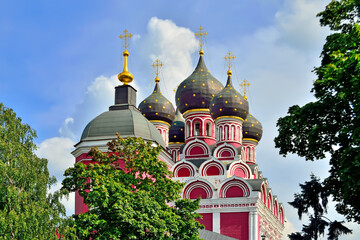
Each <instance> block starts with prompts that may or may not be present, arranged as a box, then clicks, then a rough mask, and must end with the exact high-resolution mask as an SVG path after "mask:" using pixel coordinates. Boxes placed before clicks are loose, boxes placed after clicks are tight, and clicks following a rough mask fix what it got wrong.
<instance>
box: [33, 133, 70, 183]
mask: <svg viewBox="0 0 360 240" xmlns="http://www.w3.org/2000/svg"><path fill="white" fill-rule="evenodd" d="M74 144H75V142H74V141H73V140H71V139H70V138H64V137H53V138H49V139H46V140H44V141H43V142H41V143H40V144H39V145H38V150H37V151H36V154H37V156H39V157H41V158H46V159H48V168H49V171H50V174H52V175H54V176H55V177H56V178H57V179H58V180H62V178H63V174H64V172H65V170H66V169H67V168H69V167H71V166H73V165H74V157H73V156H72V155H71V151H72V150H73V148H74V147H73V146H74Z"/></svg>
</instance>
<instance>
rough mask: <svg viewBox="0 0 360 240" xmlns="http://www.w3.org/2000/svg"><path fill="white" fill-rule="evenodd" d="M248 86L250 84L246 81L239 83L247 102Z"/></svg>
mask: <svg viewBox="0 0 360 240" xmlns="http://www.w3.org/2000/svg"><path fill="white" fill-rule="evenodd" d="M249 86H250V83H249V82H248V81H246V79H245V80H244V81H243V82H242V83H240V87H241V88H242V89H243V92H244V98H245V100H247V96H246V93H247V89H248V87H249Z"/></svg>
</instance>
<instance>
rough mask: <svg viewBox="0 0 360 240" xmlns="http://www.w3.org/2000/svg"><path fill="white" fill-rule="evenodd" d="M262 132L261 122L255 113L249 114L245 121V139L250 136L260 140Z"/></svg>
mask: <svg viewBox="0 0 360 240" xmlns="http://www.w3.org/2000/svg"><path fill="white" fill-rule="evenodd" d="M262 133H263V128H262V125H261V123H260V122H259V121H258V120H257V119H256V118H255V117H254V116H253V115H251V114H249V115H248V116H247V118H246V119H245V121H244V123H243V139H246V138H250V139H255V140H256V141H260V139H261V137H262Z"/></svg>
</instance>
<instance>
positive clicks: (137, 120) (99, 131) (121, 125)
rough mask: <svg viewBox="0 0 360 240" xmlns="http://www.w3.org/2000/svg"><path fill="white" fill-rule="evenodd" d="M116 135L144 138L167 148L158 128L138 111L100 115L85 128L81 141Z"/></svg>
mask: <svg viewBox="0 0 360 240" xmlns="http://www.w3.org/2000/svg"><path fill="white" fill-rule="evenodd" d="M116 133H119V134H120V136H122V137H128V136H131V137H142V138H143V139H145V140H150V141H155V142H157V143H158V144H159V145H161V146H162V147H164V148H166V146H165V143H164V141H163V139H162V137H161V135H160V134H159V131H158V130H157V129H156V127H155V126H154V125H153V124H152V123H151V122H149V121H148V120H147V119H146V118H145V117H144V116H143V115H141V113H140V112H139V111H138V110H136V109H122V110H111V111H107V112H104V113H102V114H100V115H99V116H97V117H96V118H94V119H93V120H92V121H91V122H89V123H88V125H87V126H86V127H85V129H84V131H83V133H82V135H81V141H86V140H90V139H92V138H96V137H107V136H109V138H111V137H116Z"/></svg>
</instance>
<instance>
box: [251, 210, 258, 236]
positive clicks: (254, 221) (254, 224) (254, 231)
mask: <svg viewBox="0 0 360 240" xmlns="http://www.w3.org/2000/svg"><path fill="white" fill-rule="evenodd" d="M258 230H259V224H258V214H257V212H256V211H251V212H249V240H258Z"/></svg>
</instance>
